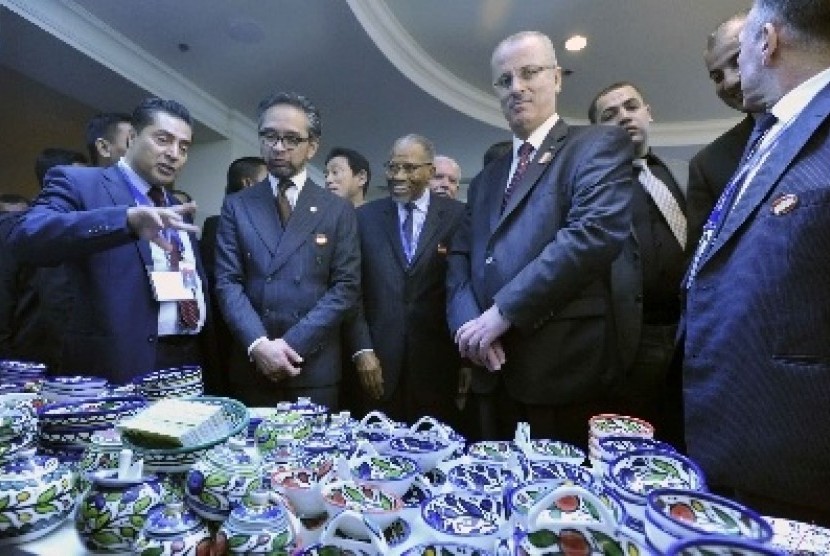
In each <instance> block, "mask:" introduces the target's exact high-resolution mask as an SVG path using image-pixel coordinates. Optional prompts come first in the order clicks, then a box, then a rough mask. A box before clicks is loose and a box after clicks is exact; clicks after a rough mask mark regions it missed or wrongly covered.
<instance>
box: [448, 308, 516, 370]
mask: <svg viewBox="0 0 830 556" xmlns="http://www.w3.org/2000/svg"><path fill="white" fill-rule="evenodd" d="M508 328H510V321H508V320H507V319H505V318H504V317H503V316H502V314H501V313H500V312H499V309H498V307H496V306H495V305H493V306H492V307H490V308H489V309H487V310H486V311H484V312H483V313H482V314H481V315H480V316H479V317H478V318H475V319H473V320H470V321H467V322H465V323H464V324H463V325H461V328H459V329H458V332H456V333H455V343H456V345H458V353H459V354H461V357H466V358H468V359H469V360H470V361H472V362H473V363H475V364H476V365H481V366H483V367H486V368H487V369H488V370H489V371H498V370H500V369H501V368H502V365H504V363H505V361H506V358H505V355H504V348H503V347H502V344H501V340H500V339H499V338H500V337H501V335H502V334H504V333H505V332H506V331H507V329H508Z"/></svg>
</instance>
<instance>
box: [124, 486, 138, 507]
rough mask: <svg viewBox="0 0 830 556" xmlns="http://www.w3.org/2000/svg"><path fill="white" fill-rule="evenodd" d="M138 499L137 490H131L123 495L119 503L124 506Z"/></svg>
mask: <svg viewBox="0 0 830 556" xmlns="http://www.w3.org/2000/svg"><path fill="white" fill-rule="evenodd" d="M137 499H138V489H137V488H131V489H129V490H128V491H126V492H125V493H124V496H122V497H121V502H122V503H124V504H130V503H131V502H135V501H136V500H137Z"/></svg>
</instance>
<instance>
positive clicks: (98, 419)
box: [38, 396, 147, 427]
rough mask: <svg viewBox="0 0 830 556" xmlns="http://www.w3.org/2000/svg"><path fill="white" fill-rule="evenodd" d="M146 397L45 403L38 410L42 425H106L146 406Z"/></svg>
mask: <svg viewBox="0 0 830 556" xmlns="http://www.w3.org/2000/svg"><path fill="white" fill-rule="evenodd" d="M146 405H147V402H146V401H145V400H144V398H141V397H137V396H124V397H117V398H99V399H96V400H82V401H77V402H68V403H57V404H50V405H45V406H43V407H42V408H40V411H39V412H38V419H39V420H40V423H41V425H42V426H55V427H88V426H104V425H111V424H114V423H115V422H117V421H118V420H119V419H121V418H122V417H125V416H127V415H132V414H134V413H137V412H138V411H139V410H141V409H143V408H144V407H146Z"/></svg>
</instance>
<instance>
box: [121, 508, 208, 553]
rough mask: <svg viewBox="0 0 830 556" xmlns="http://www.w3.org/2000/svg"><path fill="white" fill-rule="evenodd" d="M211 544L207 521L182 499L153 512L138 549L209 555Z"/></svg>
mask: <svg viewBox="0 0 830 556" xmlns="http://www.w3.org/2000/svg"><path fill="white" fill-rule="evenodd" d="M211 545H212V541H211V536H210V531H209V530H208V527H207V525H206V524H205V522H204V521H202V520H201V519H200V518H199V516H197V515H196V514H195V513H193V512H192V511H190V510H188V509H187V508H185V507H184V504H182V503H181V502H171V503H168V504H166V505H163V506H157V507H155V508H154V509H153V510H151V511H150V514H149V515H148V516H147V521H146V522H145V523H144V528H143V529H142V530H141V533H139V535H138V539H137V540H136V542H135V551H136V552H137V553H138V554H139V555H140V556H185V555H187V556H210V552H211Z"/></svg>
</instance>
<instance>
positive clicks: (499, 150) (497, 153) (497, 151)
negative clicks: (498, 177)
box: [484, 141, 513, 166]
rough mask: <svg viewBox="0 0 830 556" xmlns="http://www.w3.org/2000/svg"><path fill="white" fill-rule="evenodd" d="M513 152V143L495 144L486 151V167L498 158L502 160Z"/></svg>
mask: <svg viewBox="0 0 830 556" xmlns="http://www.w3.org/2000/svg"><path fill="white" fill-rule="evenodd" d="M512 150H513V141H499V142H498V143H493V144H492V145H490V146H489V147H487V150H486V151H484V166H487V165H488V164H490V163H491V162H493V161H494V160H496V159H497V158H501V157H503V156H504V155H506V154H507V153H509V152H510V151H512Z"/></svg>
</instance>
